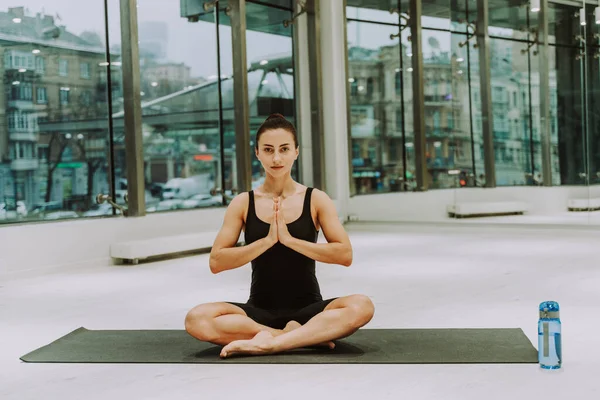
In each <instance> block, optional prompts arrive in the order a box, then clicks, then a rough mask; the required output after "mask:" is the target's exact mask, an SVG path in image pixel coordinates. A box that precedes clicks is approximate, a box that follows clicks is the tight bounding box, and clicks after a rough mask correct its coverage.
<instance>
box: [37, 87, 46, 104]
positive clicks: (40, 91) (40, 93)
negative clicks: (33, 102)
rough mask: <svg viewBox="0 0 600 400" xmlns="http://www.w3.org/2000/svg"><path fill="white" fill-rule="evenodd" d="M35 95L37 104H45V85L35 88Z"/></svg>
mask: <svg viewBox="0 0 600 400" xmlns="http://www.w3.org/2000/svg"><path fill="white" fill-rule="evenodd" d="M35 97H36V99H37V103H38V104H46V103H48V93H47V92H46V88H45V87H39V88H37V89H36V90H35Z"/></svg>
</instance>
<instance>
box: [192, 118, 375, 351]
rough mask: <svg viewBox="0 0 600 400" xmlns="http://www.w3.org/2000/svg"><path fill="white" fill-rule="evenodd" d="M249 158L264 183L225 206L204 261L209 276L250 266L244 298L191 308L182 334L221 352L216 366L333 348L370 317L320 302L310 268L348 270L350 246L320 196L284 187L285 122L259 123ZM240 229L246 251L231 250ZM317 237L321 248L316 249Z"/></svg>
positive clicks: (288, 130)
mask: <svg viewBox="0 0 600 400" xmlns="http://www.w3.org/2000/svg"><path fill="white" fill-rule="evenodd" d="M255 152H256V156H257V158H258V159H259V160H260V162H261V164H262V166H263V168H264V169H265V172H266V177H265V181H264V183H263V184H262V185H261V186H260V187H258V188H257V189H256V190H253V191H250V192H246V193H241V194H239V195H238V196H236V197H235V198H234V199H233V200H232V202H231V204H230V205H229V207H228V208H227V211H226V213H225V218H224V222H223V226H222V227H221V230H220V232H219V233H218V235H217V237H216V239H215V242H214V244H213V247H212V251H211V253H210V269H211V271H212V272H213V273H215V274H216V273H220V272H223V271H227V270H231V269H234V268H238V267H241V266H243V265H246V264H247V263H249V262H252V284H251V288H250V298H249V299H248V302H247V303H232V302H221V303H208V304H202V305H199V306H197V307H195V308H194V309H192V310H191V311H190V312H189V313H188V315H187V317H186V320H185V328H186V330H187V332H188V333H189V334H190V335H192V336H194V337H195V338H197V339H199V340H202V341H207V342H211V343H214V344H217V345H222V346H224V347H223V349H222V351H221V357H223V358H224V357H229V356H231V355H233V354H257V355H258V354H270V353H278V352H282V351H286V350H291V349H295V348H299V347H307V346H313V345H317V344H324V345H327V346H329V347H330V348H333V347H334V344H333V342H332V341H333V340H336V339H340V338H343V337H346V336H349V335H351V334H352V333H354V332H356V331H357V330H358V329H359V328H360V327H362V326H364V325H365V324H367V323H368V322H369V321H370V320H371V318H372V317H373V313H374V306H373V303H372V302H371V300H370V299H369V298H368V297H366V296H363V295H351V296H345V297H339V298H333V299H328V300H323V298H322V297H321V293H320V288H319V283H318V282H317V278H316V276H315V261H319V262H321V263H329V264H340V265H344V266H350V264H351V263H352V245H351V244H350V240H349V238H348V235H347V234H346V232H345V230H344V228H343V226H342V224H341V223H340V221H339V219H338V216H337V212H336V209H335V205H334V204H333V202H332V201H331V199H330V198H329V197H328V196H327V194H325V193H324V192H322V191H320V190H317V189H314V190H313V189H312V188H307V187H306V186H303V185H300V184H299V183H297V182H295V181H294V180H293V179H292V177H291V175H290V172H291V170H292V166H293V165H294V161H295V160H296V159H297V158H298V139H297V135H296V130H295V128H294V126H293V125H292V124H291V123H290V122H289V121H287V120H286V119H285V118H284V117H283V116H281V115H279V114H274V115H272V116H270V117H269V118H267V120H266V121H265V122H264V123H263V124H262V126H261V127H260V128H259V130H258V132H257V135H256V148H255ZM242 229H244V236H245V242H246V245H245V246H243V247H236V246H235V245H236V242H237V241H238V239H239V236H240V232H241V230H242ZM320 229H322V230H323V234H324V235H325V238H326V239H327V242H328V243H319V244H317V243H316V242H317V237H318V234H319V230H320Z"/></svg>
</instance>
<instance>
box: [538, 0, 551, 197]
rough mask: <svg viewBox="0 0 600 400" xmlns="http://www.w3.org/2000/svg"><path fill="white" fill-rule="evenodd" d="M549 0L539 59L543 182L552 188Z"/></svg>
mask: <svg viewBox="0 0 600 400" xmlns="http://www.w3.org/2000/svg"><path fill="white" fill-rule="evenodd" d="M549 13H550V9H549V7H548V0H541V2H540V13H539V15H538V25H539V34H538V58H539V63H540V64H539V68H540V130H541V138H542V180H543V185H544V186H552V158H551V157H552V148H551V143H550V142H551V141H550V138H551V134H552V132H551V130H550V70H549V69H550V66H549V65H548V63H549V60H548V51H549V46H548V27H549V22H548V16H549Z"/></svg>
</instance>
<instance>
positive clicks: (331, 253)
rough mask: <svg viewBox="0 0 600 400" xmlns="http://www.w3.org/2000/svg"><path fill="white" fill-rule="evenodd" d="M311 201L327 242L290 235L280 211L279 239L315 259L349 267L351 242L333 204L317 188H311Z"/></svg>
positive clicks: (285, 244) (350, 262)
mask: <svg viewBox="0 0 600 400" xmlns="http://www.w3.org/2000/svg"><path fill="white" fill-rule="evenodd" d="M311 201H312V203H313V204H314V205H315V208H316V211H317V221H319V225H320V226H321V229H322V230H323V234H324V235H325V239H327V243H312V242H307V241H306V240H301V239H297V238H295V237H293V236H291V235H290V234H289V232H287V227H286V226H285V222H284V221H283V220H282V218H283V213H280V217H279V221H278V224H279V227H278V228H279V232H280V234H279V241H280V242H281V243H282V244H283V245H284V246H287V247H289V248H290V249H292V250H295V251H297V252H298V253H301V254H304V255H305V256H306V257H309V258H312V259H313V260H315V261H319V262H323V263H328V264H340V265H343V266H346V267H349V266H350V265H351V264H352V244H351V243H350V238H349V237H348V234H347V233H346V231H345V230H344V227H343V226H342V224H341V223H340V220H339V218H338V215H337V210H336V209H335V204H333V201H332V200H331V199H330V198H329V196H328V195H327V194H326V193H325V192H322V191H320V190H318V189H314V190H313V196H312V199H311ZM282 230H284V232H283V233H281V232H282Z"/></svg>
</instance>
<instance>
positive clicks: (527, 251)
mask: <svg viewBox="0 0 600 400" xmlns="http://www.w3.org/2000/svg"><path fill="white" fill-rule="evenodd" d="M347 229H348V231H349V232H350V234H351V239H352V241H353V244H354V249H355V257H354V264H353V266H352V267H351V268H348V269H346V268H344V267H340V266H332V265H320V266H319V279H320V282H321V285H322V291H323V294H324V296H325V297H332V296H340V295H345V294H350V293H364V294H366V295H369V296H370V297H371V298H372V299H373V301H374V302H375V305H376V313H375V317H374V319H373V320H372V321H371V323H370V324H369V325H368V326H367V327H370V328H393V327H404V328H427V327H431V328H439V327H455V328H456V327H458V328H469V327H473V328H477V327H483V328H488V327H490V328H493V327H521V328H522V329H523V330H524V332H525V333H526V335H527V336H528V337H529V338H530V340H531V341H532V342H533V343H534V345H535V346H536V347H537V331H536V328H537V318H538V316H537V307H538V304H539V302H541V301H543V300H550V299H552V300H557V301H559V302H560V304H561V307H562V321H563V353H564V368H563V370H561V371H558V372H555V371H552V372H544V371H541V370H540V369H539V368H538V367H537V365H533V364H529V365H505V364H496V365H227V366H225V365H223V366H220V365H214V364H213V365H200V364H196V365H135V364H133V365H91V364H82V365H75V364H70V365H69V364H26V363H22V362H21V361H19V359H18V357H19V356H21V355H23V354H25V353H27V352H29V351H31V350H33V349H35V348H37V347H39V346H42V345H45V344H47V343H49V342H51V341H53V340H55V339H57V338H58V337H60V336H62V335H64V334H66V333H68V332H70V331H72V330H73V329H75V328H77V327H80V326H85V327H87V328H89V329H181V328H182V327H183V319H184V316H185V314H186V312H187V310H188V309H189V308H191V307H192V306H194V305H195V304H197V303H201V302H208V301H218V300H225V299H227V300H232V301H245V300H246V296H247V292H248V282H249V278H250V269H249V267H243V268H240V269H238V270H235V271H230V272H228V273H223V274H220V275H212V274H211V273H210V272H209V270H208V266H207V260H208V256H207V255H200V256H194V257H188V258H180V259H175V260H169V261H160V262H154V263H147V264H141V265H138V266H135V267H133V266H130V267H126V266H115V267H107V266H98V267H82V268H80V269H77V270H72V269H71V270H68V271H67V270H65V271H58V272H52V273H46V274H44V275H42V276H32V277H29V278H23V277H21V278H19V279H13V280H9V281H4V282H0V321H1V324H2V329H0V339H1V340H0V399H3V400H8V399H18V400H25V399H44V400H46V399H55V398H56V399H82V398H86V399H108V398H112V399H124V398H130V399H187V398H190V399H198V398H203V399H211V400H216V399H236V398H244V399H282V398H285V399H306V398H308V396H310V397H313V398H317V399H324V398H327V399H363V398H366V397H368V398H371V399H377V400H379V399H395V400H397V399H411V400H412V399H461V400H469V399H477V400H482V399H502V400H506V399H531V398H540V399H592V398H598V397H599V396H600V389H599V387H600V380H599V379H597V375H598V365H599V362H600V347H599V345H598V340H597V337H598V333H597V332H598V331H597V330H600V322H599V321H600V320H599V318H600V317H599V315H600V314H599V313H598V304H599V301H598V300H600V295H599V293H600V291H599V287H600V264H599V263H598V250H597V246H598V238H599V234H598V233H597V232H594V231H589V230H585V231H583V230H582V231H576V230H568V229H566V228H565V229H562V230H553V229H549V228H546V229H543V228H530V227H526V226H521V227H512V226H508V225H507V226H497V227H490V226H466V225H465V226H457V225H454V226H444V227H435V226H430V225H393V224H378V225H374V224H353V225H350V226H348V227H347Z"/></svg>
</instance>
